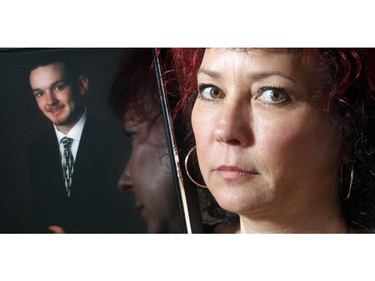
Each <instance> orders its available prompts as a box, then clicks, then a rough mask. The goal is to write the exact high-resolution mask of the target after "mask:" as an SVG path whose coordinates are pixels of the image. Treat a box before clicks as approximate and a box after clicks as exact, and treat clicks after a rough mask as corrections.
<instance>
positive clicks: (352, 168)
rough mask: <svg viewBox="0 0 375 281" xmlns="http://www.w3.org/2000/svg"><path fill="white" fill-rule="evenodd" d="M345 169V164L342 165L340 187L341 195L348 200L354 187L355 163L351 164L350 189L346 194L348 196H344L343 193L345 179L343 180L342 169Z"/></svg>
mask: <svg viewBox="0 0 375 281" xmlns="http://www.w3.org/2000/svg"><path fill="white" fill-rule="evenodd" d="M343 169H344V164H342V165H341V180H340V182H341V188H340V191H341V197H342V199H343V200H344V201H347V200H348V199H349V197H350V194H351V193H352V187H353V179H354V167H353V164H351V170H350V183H349V189H348V193H347V194H346V196H344V194H343V191H342V189H343V187H342V186H343V180H342V170H343Z"/></svg>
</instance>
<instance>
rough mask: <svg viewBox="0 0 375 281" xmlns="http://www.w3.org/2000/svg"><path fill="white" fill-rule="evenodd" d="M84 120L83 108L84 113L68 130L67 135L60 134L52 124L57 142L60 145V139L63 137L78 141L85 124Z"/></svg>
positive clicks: (85, 116) (85, 117)
mask: <svg viewBox="0 0 375 281" xmlns="http://www.w3.org/2000/svg"><path fill="white" fill-rule="evenodd" d="M86 119H87V110H86V108H85V112H84V113H83V115H82V117H81V118H80V119H79V121H78V122H77V123H76V124H75V125H74V126H73V128H71V129H70V131H69V133H67V134H64V133H62V132H60V131H59V130H58V129H57V126H56V125H55V124H54V125H53V127H54V128H55V132H56V136H57V140H58V142H59V143H60V142H61V139H62V138H63V137H68V138H71V139H73V140H77V141H79V140H80V139H81V135H82V131H83V127H84V126H85V123H86Z"/></svg>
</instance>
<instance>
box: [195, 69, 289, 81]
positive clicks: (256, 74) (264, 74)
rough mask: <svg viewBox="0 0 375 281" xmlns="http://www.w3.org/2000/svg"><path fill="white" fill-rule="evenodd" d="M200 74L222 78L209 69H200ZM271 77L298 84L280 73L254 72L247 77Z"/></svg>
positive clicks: (251, 78) (216, 72) (218, 73)
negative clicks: (278, 77)
mask: <svg viewBox="0 0 375 281" xmlns="http://www.w3.org/2000/svg"><path fill="white" fill-rule="evenodd" d="M198 74H204V75H208V76H210V77H212V78H220V77H221V73H220V72H218V71H214V70H209V69H206V68H200V69H199V70H198ZM271 76H280V77H282V78H285V79H288V80H290V81H292V82H293V83H296V80H294V79H293V78H292V77H290V76H289V75H286V74H284V73H282V72H280V71H253V72H250V73H249V74H248V75H247V77H248V78H249V79H250V80H261V79H264V78H268V77H271Z"/></svg>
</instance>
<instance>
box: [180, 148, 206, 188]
mask: <svg viewBox="0 0 375 281" xmlns="http://www.w3.org/2000/svg"><path fill="white" fill-rule="evenodd" d="M196 148H197V147H196V146H194V147H193V148H192V149H190V150H189V152H188V154H187V155H186V157H185V171H186V174H187V176H188V177H189V179H190V180H191V181H192V182H193V183H194V184H196V185H197V186H200V187H203V188H207V186H206V185H202V184H200V183H198V182H196V181H195V180H194V179H193V177H192V176H191V175H190V173H189V169H188V161H189V157H190V155H191V153H192V152H193V151H194V150H195V149H196Z"/></svg>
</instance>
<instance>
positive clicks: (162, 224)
mask: <svg viewBox="0 0 375 281" xmlns="http://www.w3.org/2000/svg"><path fill="white" fill-rule="evenodd" d="M148 117H150V118H145V116H144V113H143V111H142V110H137V106H134V107H130V108H129V110H128V111H127V112H126V114H125V117H124V123H123V126H124V131H125V133H126V134H127V135H129V136H130V137H131V141H132V154H131V157H130V159H129V161H128V163H127V165H126V167H125V169H124V172H123V174H122V176H121V178H120V181H119V187H120V189H121V190H123V191H132V192H134V193H135V198H136V207H137V209H138V210H139V212H140V214H141V216H142V217H143V218H144V219H145V220H146V221H147V225H148V232H150V233H158V232H159V233H160V232H179V231H180V221H179V211H178V203H177V197H176V193H175V189H174V183H173V176H172V172H171V165H170V159H169V155H168V153H167V151H168V148H167V142H166V136H165V130H164V126H163V119H162V116H161V114H157V115H156V114H155V115H154V116H148Z"/></svg>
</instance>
